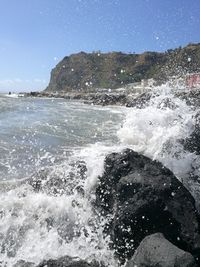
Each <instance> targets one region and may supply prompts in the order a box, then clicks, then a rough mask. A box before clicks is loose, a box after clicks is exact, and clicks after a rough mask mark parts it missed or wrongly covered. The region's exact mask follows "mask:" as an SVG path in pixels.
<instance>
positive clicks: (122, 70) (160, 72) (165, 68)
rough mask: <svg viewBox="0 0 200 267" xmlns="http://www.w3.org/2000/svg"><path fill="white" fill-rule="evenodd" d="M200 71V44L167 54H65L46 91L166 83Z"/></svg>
mask: <svg viewBox="0 0 200 267" xmlns="http://www.w3.org/2000/svg"><path fill="white" fill-rule="evenodd" d="M197 71H200V44H189V45H188V46H186V47H184V48H181V47H180V48H176V49H174V50H172V49H170V50H168V51H166V52H165V53H158V52H145V53H143V54H125V53H122V52H111V53H101V52H93V53H84V52H80V53H78V54H73V55H71V56H67V57H65V58H64V59H63V60H62V61H61V62H59V63H58V64H57V66H56V67H55V68H54V69H53V70H52V72H51V79H50V83H49V85H48V87H47V88H46V90H47V91H52V92H55V91H57V92H60V91H64V92H70V91H86V90H90V89H91V88H113V89H114V88H119V87H122V86H123V85H126V84H129V83H134V82H138V81H141V80H142V79H149V78H154V79H155V80H157V81H160V82H163V81H165V80H167V79H168V77H170V76H173V75H184V74H185V73H187V72H197Z"/></svg>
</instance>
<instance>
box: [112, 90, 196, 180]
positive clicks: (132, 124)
mask: <svg viewBox="0 0 200 267" xmlns="http://www.w3.org/2000/svg"><path fill="white" fill-rule="evenodd" d="M196 112H197V110H195V109H194V108H193V107H189V106H188V105H186V102H185V101H184V100H181V99H180V98H177V97H174V94H173V93H172V90H171V88H170V87H169V86H162V87H160V88H155V89H154V95H153V97H152V98H151V100H150V102H149V104H147V106H146V107H144V108H136V107H135V108H130V109H127V114H126V118H125V120H124V123H123V126H122V128H121V129H119V131H118V133H117V135H118V137H119V139H120V141H121V143H122V144H124V145H125V146H129V147H131V148H132V149H133V150H135V151H137V152H139V153H142V154H144V155H146V156H148V157H150V158H152V159H154V160H155V159H156V160H159V161H161V162H162V163H163V164H164V165H165V166H166V167H168V168H169V169H170V170H172V171H173V172H174V173H175V175H176V176H177V177H178V178H180V179H181V180H183V181H184V179H188V175H189V173H190V172H191V169H192V165H193V164H194V162H195V161H196V158H197V156H196V155H195V154H194V153H190V152H188V151H185V150H184V148H183V145H182V144H181V142H180V140H182V139H185V138H187V137H188V136H189V135H190V134H191V133H192V132H193V130H194V125H195V114H196ZM185 182H186V181H185Z"/></svg>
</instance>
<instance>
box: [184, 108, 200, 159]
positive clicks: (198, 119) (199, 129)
mask: <svg viewBox="0 0 200 267" xmlns="http://www.w3.org/2000/svg"><path fill="white" fill-rule="evenodd" d="M181 142H182V143H183V145H184V149H185V150H188V151H190V152H193V153H195V154H197V155H200V112H198V113H197V114H196V116H195V128H194V131H193V132H192V134H191V135H190V136H189V137H188V138H187V139H186V140H183V141H181Z"/></svg>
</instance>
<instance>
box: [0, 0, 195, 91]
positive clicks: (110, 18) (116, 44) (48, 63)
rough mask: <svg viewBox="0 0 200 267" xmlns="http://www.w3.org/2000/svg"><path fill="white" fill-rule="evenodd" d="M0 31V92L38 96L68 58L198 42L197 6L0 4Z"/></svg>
mask: <svg viewBox="0 0 200 267" xmlns="http://www.w3.org/2000/svg"><path fill="white" fill-rule="evenodd" d="M0 25H1V27H0V91H8V90H13V91H14V90H19V91H23V90H26V91H27V90H42V89H44V88H45V87H46V85H47V84H48V82H49V78H50V71H51V69H52V68H53V67H54V66H55V65H56V64H57V63H58V62H59V60H61V59H62V58H63V57H64V56H66V55H69V54H71V53H76V52H79V51H86V52H91V51H96V50H101V51H102V52H107V51H123V52H136V53H140V52H143V51H145V50H148V51H149V50H151V51H165V50H167V49H169V48H175V47H178V46H185V45H186V44H188V43H189V42H200V0H0Z"/></svg>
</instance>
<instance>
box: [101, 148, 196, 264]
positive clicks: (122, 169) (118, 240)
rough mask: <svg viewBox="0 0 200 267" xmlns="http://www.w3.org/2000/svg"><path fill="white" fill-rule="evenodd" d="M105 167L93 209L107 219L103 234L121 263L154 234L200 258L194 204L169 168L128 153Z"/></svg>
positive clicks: (108, 160)
mask: <svg viewBox="0 0 200 267" xmlns="http://www.w3.org/2000/svg"><path fill="white" fill-rule="evenodd" d="M104 168H105V171H104V174H103V175H102V176H101V177H99V185H98V186H97V189H96V205H97V206H98V208H99V209H100V211H101V214H102V215H104V216H107V218H111V219H109V222H108V224H107V225H106V226H105V232H106V234H110V235H111V239H112V242H113V246H114V248H115V249H116V254H117V256H118V257H119V258H120V259H121V261H122V262H123V261H124V260H125V259H130V258H131V257H132V256H133V254H134V251H135V249H136V248H137V247H138V246H139V244H140V242H141V241H142V239H143V238H144V237H145V236H147V235H150V234H153V233H157V232H162V233H163V234H164V236H165V237H166V238H167V239H168V240H169V241H170V242H172V243H173V244H174V245H176V246H177V247H179V248H181V249H183V250H186V251H189V252H191V253H192V254H193V255H195V257H196V258H198V257H199V256H200V235H199V230H200V228H199V215H198V213H197V211H196V208H195V201H194V199H193V197H192V196H191V194H190V193H189V191H188V190H187V189H186V188H185V187H184V186H183V185H182V183H181V182H180V181H179V180H178V179H177V178H176V177H175V176H174V174H173V173H172V172H171V171H170V170H169V169H167V168H165V167H164V166H163V165H162V164H161V163H159V162H157V161H153V160H151V159H149V158H147V157H145V156H143V155H140V154H138V153H137V152H134V151H133V150H130V149H126V150H124V151H122V152H121V153H112V154H110V155H108V156H107V157H106V159H105V167H104Z"/></svg>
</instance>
